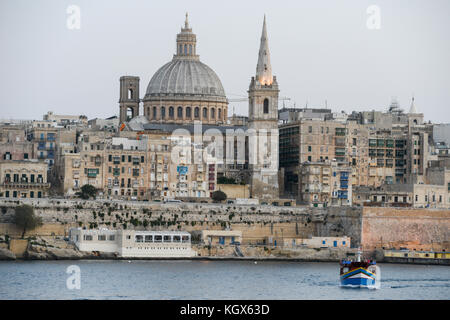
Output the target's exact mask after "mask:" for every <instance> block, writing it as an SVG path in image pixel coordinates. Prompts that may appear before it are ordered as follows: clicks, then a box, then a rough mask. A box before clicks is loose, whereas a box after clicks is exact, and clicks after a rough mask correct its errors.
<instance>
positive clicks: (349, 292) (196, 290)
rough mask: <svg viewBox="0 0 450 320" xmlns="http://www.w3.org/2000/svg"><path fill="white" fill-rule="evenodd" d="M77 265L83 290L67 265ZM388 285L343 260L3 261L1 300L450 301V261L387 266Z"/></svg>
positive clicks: (0, 268)
mask: <svg viewBox="0 0 450 320" xmlns="http://www.w3.org/2000/svg"><path fill="white" fill-rule="evenodd" d="M73 264H75V265H78V266H79V267H80V270H81V289H80V290H69V289H67V287H66V279H67V278H68V277H69V274H67V273H66V268H67V267H68V266H70V265H73ZM380 268H381V279H382V282H381V288H380V289H378V290H368V289H345V288H340V287H339V283H338V273H339V271H338V264H337V263H302V262H258V263H257V264H255V263H254V262H250V261H249V262H241V261H220V262H216V261H214V262H212V261H133V262H131V263H129V262H127V261H45V262H42V261H31V262H25V261H16V262H0V299H449V298H450V267H446V266H419V265H395V264H380Z"/></svg>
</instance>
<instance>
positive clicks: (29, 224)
mask: <svg viewBox="0 0 450 320" xmlns="http://www.w3.org/2000/svg"><path fill="white" fill-rule="evenodd" d="M14 223H15V224H16V226H18V227H19V228H21V229H23V232H22V239H23V238H24V237H25V232H27V230H33V229H35V228H36V227H39V226H41V225H42V219H41V217H37V216H36V215H35V214H34V209H33V207H31V206H29V205H22V206H18V207H17V208H16V212H15V215H14Z"/></svg>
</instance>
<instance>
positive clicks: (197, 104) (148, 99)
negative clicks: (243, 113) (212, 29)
mask: <svg viewBox="0 0 450 320" xmlns="http://www.w3.org/2000/svg"><path fill="white" fill-rule="evenodd" d="M142 100H143V102H144V115H145V116H146V118H147V119H148V120H149V121H150V124H152V123H175V124H187V123H194V122H196V121H201V122H202V123H205V124H211V125H221V124H224V123H226V121H227V117H228V100H227V97H226V96H225V90H224V89H223V86H222V83H221V82H220V79H219V77H218V76H217V74H216V73H215V72H214V71H213V70H212V69H211V68H210V67H208V66H207V65H206V64H204V63H202V62H201V61H200V58H199V56H198V55H197V36H196V35H195V34H194V33H193V32H192V29H191V28H190V26H189V23H188V19H187V14H186V21H185V24H184V28H183V27H182V28H181V32H180V33H178V34H177V43H176V53H175V54H174V55H173V59H172V61H170V62H168V63H166V64H165V65H163V66H162V67H161V68H159V70H158V71H156V73H155V74H154V75H153V77H152V78H151V80H150V82H149V84H148V86H147V91H146V93H145V96H144V98H143V99H142Z"/></svg>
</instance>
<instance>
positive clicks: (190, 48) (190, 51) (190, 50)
mask: <svg viewBox="0 0 450 320" xmlns="http://www.w3.org/2000/svg"><path fill="white" fill-rule="evenodd" d="M189 54H192V44H190V45H189Z"/></svg>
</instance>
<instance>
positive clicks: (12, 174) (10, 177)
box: [0, 160, 50, 199]
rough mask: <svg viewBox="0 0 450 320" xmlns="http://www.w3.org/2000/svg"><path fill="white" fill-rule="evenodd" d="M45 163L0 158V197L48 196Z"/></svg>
mask: <svg viewBox="0 0 450 320" xmlns="http://www.w3.org/2000/svg"><path fill="white" fill-rule="evenodd" d="M49 188H50V183H48V182H47V165H46V163H45V162H43V161H38V160H1V161H0V197H5V198H16V199H17V198H44V197H47V196H48V190H49Z"/></svg>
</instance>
